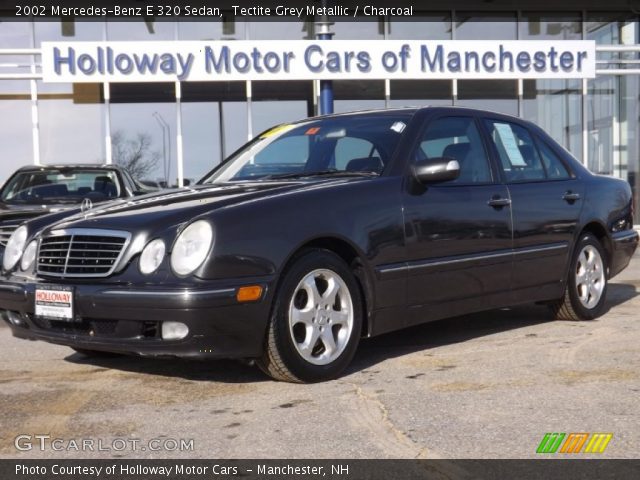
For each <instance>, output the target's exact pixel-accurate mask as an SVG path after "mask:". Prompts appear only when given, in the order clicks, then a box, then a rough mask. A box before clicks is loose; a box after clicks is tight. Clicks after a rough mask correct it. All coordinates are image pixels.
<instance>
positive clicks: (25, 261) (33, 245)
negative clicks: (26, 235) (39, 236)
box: [20, 240, 38, 272]
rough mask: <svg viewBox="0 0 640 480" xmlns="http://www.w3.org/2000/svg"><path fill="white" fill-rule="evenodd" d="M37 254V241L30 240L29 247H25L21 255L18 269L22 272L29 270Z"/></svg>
mask: <svg viewBox="0 0 640 480" xmlns="http://www.w3.org/2000/svg"><path fill="white" fill-rule="evenodd" d="M37 253H38V241H37V240H32V241H31V242H30V243H29V245H27V248H26V250H25V251H24V254H23V255H22V262H20V268H21V269H22V271H23V272H26V271H27V270H29V269H30V268H31V266H32V265H33V262H35V261H36V254H37Z"/></svg>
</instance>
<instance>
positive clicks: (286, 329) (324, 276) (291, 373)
mask: <svg viewBox="0 0 640 480" xmlns="http://www.w3.org/2000/svg"><path fill="white" fill-rule="evenodd" d="M362 315H363V308H362V296H361V294H360V288H359V285H358V282H357V280H356V279H355V277H354V275H353V273H352V272H351V270H350V269H349V267H348V266H347V264H346V263H345V262H344V261H343V260H342V259H341V258H340V257H338V256H337V255H335V254H334V253H332V252H329V251H326V250H308V251H307V252H305V253H303V254H302V255H301V256H300V257H298V259H297V260H296V261H295V263H294V264H293V265H292V266H291V268H289V269H288V271H287V272H286V273H285V274H284V278H283V281H282V284H281V286H280V289H279V291H278V294H277V298H276V299H275V304H274V308H273V314H272V317H271V320H270V324H269V330H268V332H267V339H266V345H265V351H264V354H263V356H262V357H261V358H260V359H259V360H258V365H259V367H260V368H261V369H262V370H263V371H264V372H265V373H267V374H268V375H270V376H271V377H273V378H274V379H276V380H282V381H287V382H297V383H304V382H317V381H322V380H328V379H331V378H335V377H337V376H338V375H339V374H340V373H341V372H342V371H343V370H344V369H345V368H346V367H347V366H348V365H349V363H350V362H351V360H352V359H353V355H354V354H355V351H356V348H357V346H358V342H359V339H360V332H361V326H362Z"/></svg>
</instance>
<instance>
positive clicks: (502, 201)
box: [487, 198, 511, 208]
mask: <svg viewBox="0 0 640 480" xmlns="http://www.w3.org/2000/svg"><path fill="white" fill-rule="evenodd" d="M487 205H489V206H490V207H493V208H502V207H508V206H509V205H511V199H509V198H492V199H491V200H489V201H488V202H487Z"/></svg>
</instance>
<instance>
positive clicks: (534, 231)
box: [0, 107, 638, 382]
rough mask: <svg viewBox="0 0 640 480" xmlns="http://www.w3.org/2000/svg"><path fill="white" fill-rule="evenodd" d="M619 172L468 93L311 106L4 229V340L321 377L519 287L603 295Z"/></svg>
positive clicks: (528, 295) (512, 299) (626, 194)
mask: <svg viewBox="0 0 640 480" xmlns="http://www.w3.org/2000/svg"><path fill="white" fill-rule="evenodd" d="M632 214H633V212H632V198H631V190H630V187H629V184H628V183H626V182H624V181H622V180H618V179H614V178H608V177H602V176H597V175H593V174H592V173H590V172H589V171H588V170H587V169H586V168H585V167H584V166H583V165H582V164H581V163H580V162H579V161H577V160H576V159H574V158H573V157H572V156H571V155H570V154H569V153H568V152H567V151H565V150H564V149H563V148H561V147H560V146H559V145H558V144H557V143H556V142H555V141H554V140H552V139H551V137H550V136H549V135H547V134H546V133H545V132H543V131H542V130H541V129H540V128H538V127H537V126H535V125H534V124H532V123H529V122H526V121H523V120H521V119H518V118H514V117H511V116H506V115H500V114H497V113H491V112H486V111H479V110H471V109H463V108H442V107H438V108H435V107H434V108H423V109H402V110H388V111H373V112H363V113H354V114H342V115H334V116H327V117H320V118H311V119H307V120H303V121H300V122H297V123H293V124H288V125H280V126H278V127H275V128H273V129H271V130H268V131H266V132H264V133H263V134H261V135H259V136H258V137H257V138H256V139H254V140H253V141H251V142H250V143H248V144H247V145H246V146H244V147H243V148H241V149H240V150H239V151H237V152H236V153H234V154H233V155H232V156H231V157H230V158H228V159H227V160H226V161H225V162H223V163H222V164H221V165H219V166H218V167H217V168H216V169H215V170H213V171H212V172H211V173H210V174H209V175H207V176H206V177H205V178H204V179H203V180H201V181H200V182H199V184H197V185H195V186H191V187H189V188H185V189H180V190H172V191H168V192H161V193H158V194H153V195H147V196H143V197H140V198H139V199H135V200H131V201H120V202H118V201H115V202H110V203H108V204H105V205H104V206H102V207H98V208H94V209H93V210H90V211H87V212H83V213H78V214H75V215H72V216H69V215H68V214H59V215H57V216H56V215H55V214H54V215H53V216H49V217H46V218H41V219H36V220H33V221H31V222H28V223H27V224H26V225H24V226H23V227H20V229H18V230H17V231H16V232H14V234H13V236H12V237H11V239H10V240H9V245H8V247H7V252H6V253H5V256H4V260H3V270H2V277H1V280H2V281H1V282H0V312H1V315H2V317H3V318H4V320H5V321H6V322H7V323H9V325H10V326H11V329H12V331H13V334H14V335H15V336H16V337H20V338H27V339H35V340H45V341H49V342H53V343H57V344H61V345H68V346H70V347H72V348H74V349H75V350H77V351H80V352H83V353H85V354H88V355H93V354H96V353H99V352H116V353H131V354H139V355H145V356H158V357H160V356H179V357H190V358H194V357H197V358H230V357H231V358H247V359H255V360H256V361H257V364H258V365H259V366H260V368H262V369H263V370H264V371H265V372H266V373H268V374H269V375H271V376H272V377H273V378H276V379H279V380H286V381H293V382H312V381H318V380H324V379H328V378H333V377H335V376H337V375H339V374H340V373H341V372H343V371H344V369H345V368H346V367H347V366H348V365H349V363H350V361H351V359H352V358H353V355H354V353H355V350H356V347H357V345H358V342H359V340H360V338H361V337H367V336H373V335H379V334H382V333H385V332H389V331H392V330H396V329H400V328H404V327H408V326H411V325H415V324H418V323H422V322H427V321H432V320H437V319H441V318H445V317H451V316H454V315H461V314H465V313H470V312H476V311H480V310H487V309H494V308H500V307H505V306H510V305H514V304H521V303H528V302H545V303H547V304H548V305H549V306H550V307H551V310H552V312H553V314H554V315H555V316H556V317H557V318H561V319H571V320H589V319H593V318H595V317H597V316H599V315H601V314H602V313H603V312H604V310H605V302H606V293H607V282H608V280H609V279H610V278H611V277H613V276H614V275H616V274H617V273H619V272H620V271H621V270H623V269H624V268H625V267H626V266H627V265H628V263H629V261H630V259H631V257H632V255H633V253H634V251H635V249H636V248H637V245H638V233H637V232H636V231H635V230H634V229H633V218H632Z"/></svg>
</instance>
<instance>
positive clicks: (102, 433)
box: [0, 254, 640, 459]
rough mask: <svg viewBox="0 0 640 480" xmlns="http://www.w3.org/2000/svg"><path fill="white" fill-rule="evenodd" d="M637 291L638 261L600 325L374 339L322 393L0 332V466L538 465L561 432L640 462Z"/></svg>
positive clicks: (491, 328)
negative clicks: (101, 462)
mask: <svg viewBox="0 0 640 480" xmlns="http://www.w3.org/2000/svg"><path fill="white" fill-rule="evenodd" d="M639 288H640V256H639V255H638V254H636V256H635V258H634V260H633V262H632V265H631V267H630V268H628V269H627V270H625V271H624V272H623V273H622V274H621V275H620V276H618V277H616V278H614V279H613V280H612V281H611V283H610V286H609V294H608V307H609V311H608V312H607V313H606V314H605V315H604V316H603V317H601V318H599V319H597V320H595V321H590V322H556V321H552V320H551V317H550V315H549V313H548V311H547V309H546V308H545V307H544V306H536V305H528V306H520V307H516V308H513V309H506V310H498V311H491V312H485V313H482V314H476V315H468V316H464V317H458V318H455V319H449V320H444V321H440V322H434V323H431V324H427V325H423V326H418V327H415V328H411V329H409V330H404V331H401V332H396V333H392V334H389V335H385V336H381V337H378V338H373V339H367V340H364V341H362V343H361V345H360V348H359V350H358V353H357V355H356V358H355V360H354V362H353V364H352V366H351V367H350V369H349V371H348V372H347V374H346V375H345V376H343V377H342V378H340V379H338V380H335V381H331V382H327V383H322V384H315V385H291V384H286V383H277V382H274V381H271V380H269V379H268V378H266V377H265V376H264V375H263V374H262V373H261V372H260V371H259V370H258V369H257V368H254V367H250V366H248V365H243V364H241V363H237V362H231V361H217V362H187V361H179V360H156V361H154V360H148V359H138V358H130V357H113V358H107V359H100V360H88V359H86V358H85V357H83V356H81V355H79V354H76V353H74V352H73V351H72V350H70V349H68V348H65V347H59V346H54V345H49V344H46V343H41V342H37V343H34V342H26V341H21V340H17V339H14V338H12V337H11V334H10V331H9V329H8V328H7V327H6V326H5V325H2V326H0V425H1V427H2V428H1V429H0V457H3V458H23V459H27V458H94V459H99V458H110V457H116V458H311V459H321V458H535V457H536V453H535V451H536V448H537V446H538V444H539V443H540V441H541V440H542V438H543V436H544V434H545V433H547V432H608V433H613V438H612V440H611V442H610V443H609V445H608V447H607V449H606V451H605V452H604V453H603V454H601V455H599V457H604V458H637V457H638V452H639V451H640V408H639V406H640V401H639V399H640V380H639V378H640V377H639V375H640V373H639V372H640V355H639V354H640V321H639V319H640V297H639ZM20 435H26V436H28V437H22V440H21V442H22V443H21V448H22V449H23V450H24V451H22V450H20V451H19V450H17V449H16V447H15V439H16V437H18V436H20ZM35 435H45V436H48V437H51V439H54V438H59V439H61V440H62V441H61V442H58V443H57V444H56V446H57V450H54V449H52V448H51V445H50V444H48V443H47V445H45V447H46V448H45V449H41V448H40V445H39V442H40V441H39V440H37V439H35V437H34V436H35ZM29 439H31V441H30V440H29ZM85 440H90V441H94V442H95V443H94V444H93V445H94V449H93V450H92V449H90V448H82V442H83V441H85ZM115 440H118V442H116V441H115ZM129 440H135V441H133V442H130V443H127V448H124V449H122V448H121V447H122V446H123V444H124V443H125V441H129ZM167 440H169V441H168V442H167ZM174 440H175V441H176V442H173V441H174ZM180 440H185V441H186V442H185V444H186V445H187V446H188V445H189V444H191V446H192V448H189V447H187V448H186V449H184V450H182V451H180V450H176V449H175V444H176V443H179V441H180ZM191 441H192V442H191ZM30 442H31V445H32V446H31V448H30V449H28V448H27V447H28V446H29V443H30ZM98 442H100V444H98ZM190 442H191V443H190ZM45 443H46V440H45ZM133 444H135V449H134V448H132V445H133ZM86 445H88V444H85V446H86ZM98 445H101V448H102V450H97V448H96V447H97V446H98ZM150 446H154V447H155V448H149V447H150ZM76 447H77V448H76ZM114 447H115V448H114ZM582 456H583V457H589V455H582ZM574 458H575V457H574Z"/></svg>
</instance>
